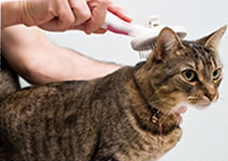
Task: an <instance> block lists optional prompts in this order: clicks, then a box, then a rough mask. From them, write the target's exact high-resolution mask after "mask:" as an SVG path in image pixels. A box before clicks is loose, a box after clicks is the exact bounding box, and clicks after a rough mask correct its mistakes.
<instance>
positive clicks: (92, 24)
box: [85, 0, 107, 34]
mask: <svg viewBox="0 0 228 161" xmlns="http://www.w3.org/2000/svg"><path fill="white" fill-rule="evenodd" d="M88 4H89V6H90V8H91V10H92V16H91V19H90V20H88V22H86V24H85V32H86V33H87V34H91V33H92V32H94V31H96V30H98V29H99V28H100V27H101V26H102V24H103V23H104V20H105V16H106V12H107V2H106V0H99V1H97V2H94V3H93V1H92V2H91V3H88Z"/></svg>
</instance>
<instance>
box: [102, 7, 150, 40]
mask: <svg viewBox="0 0 228 161" xmlns="http://www.w3.org/2000/svg"><path fill="white" fill-rule="evenodd" d="M102 28H103V29H106V30H109V31H111V32H114V33H117V34H122V35H128V36H130V37H136V36H138V35H140V34H142V33H144V32H146V31H148V29H147V28H145V27H143V26H140V25H136V24H133V23H128V22H126V21H124V20H122V19H120V18H119V17H117V16H116V15H114V14H112V13H111V12H109V11H107V13H106V17H105V22H104V24H103V25H102Z"/></svg>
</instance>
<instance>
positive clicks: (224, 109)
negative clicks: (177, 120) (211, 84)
mask: <svg viewBox="0 0 228 161" xmlns="http://www.w3.org/2000/svg"><path fill="white" fill-rule="evenodd" d="M116 1H117V2H118V3H119V4H121V5H122V6H123V7H124V8H125V9H126V10H127V11H128V12H129V13H130V14H131V15H132V16H133V18H134V22H135V23H138V24H141V25H144V22H145V20H146V19H147V18H148V17H149V16H152V15H159V18H160V23H161V24H164V25H183V26H184V27H185V28H186V29H187V30H188V36H187V37H186V39H189V40H194V39H197V38H200V37H202V36H205V35H207V34H209V33H211V32H213V31H215V30H216V29H218V28H219V27H222V26H223V25H225V24H227V23H228V1H227V0H116ZM45 34H46V35H47V36H48V38H49V39H50V41H52V42H53V43H55V44H57V45H60V46H63V47H68V48H72V49H74V50H77V51H79V52H80V53H82V54H84V55H87V56H89V57H92V58H94V59H97V60H101V61H106V62H115V63H118V64H123V65H134V64H135V63H137V62H139V61H141V60H140V59H139V53H138V52H135V51H133V50H132V49H131V46H130V40H131V38H127V37H125V36H120V35H115V34H112V33H106V34H105V35H90V36H88V35H85V34H84V33H81V32H78V31H70V32H64V33H50V32H45ZM219 53H220V57H221V60H222V62H223V64H224V80H223V82H222V85H221V86H220V99H219V100H218V102H217V103H216V104H214V105H212V106H210V107H209V108H207V109H205V110H196V109H193V108H189V109H188V111H187V113H186V114H184V115H183V119H184V122H183V124H182V128H183V136H182V138H181V141H180V142H179V143H178V144H177V146H176V147H174V148H173V149H172V150H171V151H170V152H168V153H167V154H166V155H165V156H164V157H162V158H161V159H160V161H227V160H228V105H227V104H228V55H227V54H228V31H227V32H226V34H225V36H224V37H223V39H222V41H221V43H220V46H219Z"/></svg>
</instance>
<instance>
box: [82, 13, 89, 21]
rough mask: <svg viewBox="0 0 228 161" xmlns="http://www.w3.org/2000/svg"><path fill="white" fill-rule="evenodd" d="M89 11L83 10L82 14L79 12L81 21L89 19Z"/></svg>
mask: <svg viewBox="0 0 228 161" xmlns="http://www.w3.org/2000/svg"><path fill="white" fill-rule="evenodd" d="M91 16H92V15H91V13H90V12H83V13H82V14H81V21H82V22H85V21H87V20H88V19H90V18H91Z"/></svg>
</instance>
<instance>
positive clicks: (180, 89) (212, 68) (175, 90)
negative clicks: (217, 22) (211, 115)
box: [146, 26, 226, 110]
mask: <svg viewBox="0 0 228 161" xmlns="http://www.w3.org/2000/svg"><path fill="white" fill-rule="evenodd" d="M225 30H226V26H225V27H222V28H220V29H219V30H217V31H216V32H214V33H212V34H210V35H209V36H206V37H204V38H202V39H199V40H197V41H181V40H180V39H179V38H178V36H177V35H176V34H175V33H174V32H173V31H172V30H171V29H170V28H164V29H163V30H162V31H161V33H160V35H159V36H158V38H157V43H156V47H155V49H154V51H153V52H152V53H151V54H150V56H149V58H148V60H147V62H146V68H147V71H149V80H151V82H150V83H151V85H152V86H153V88H154V89H155V90H154V93H155V94H156V95H155V98H156V99H158V100H160V101H158V102H159V104H160V105H161V106H166V107H167V109H168V107H170V108H173V107H175V106H178V105H180V104H185V103H186V104H190V105H194V106H197V107H206V106H209V105H210V104H211V103H212V102H215V101H216V100H217V99H218V97H219V94H218V87H219V85H220V82H221V80H222V64H221V62H220V60H219V56H218V54H217V47H218V43H219V41H220V39H221V38H222V36H223V34H224V33H225ZM155 103H156V100H155ZM159 104H158V106H159ZM169 110H170V109H169Z"/></svg>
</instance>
